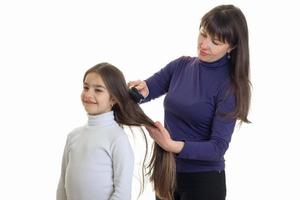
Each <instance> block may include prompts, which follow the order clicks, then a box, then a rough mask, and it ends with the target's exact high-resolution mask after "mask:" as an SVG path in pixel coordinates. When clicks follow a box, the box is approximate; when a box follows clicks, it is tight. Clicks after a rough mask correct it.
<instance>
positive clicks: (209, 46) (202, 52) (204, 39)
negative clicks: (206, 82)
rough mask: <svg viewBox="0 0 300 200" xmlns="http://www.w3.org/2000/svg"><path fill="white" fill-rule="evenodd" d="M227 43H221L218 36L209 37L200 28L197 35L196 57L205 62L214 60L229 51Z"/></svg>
mask: <svg viewBox="0 0 300 200" xmlns="http://www.w3.org/2000/svg"><path fill="white" fill-rule="evenodd" d="M230 50H231V49H230V46H229V44H228V43H223V42H221V41H220V40H218V38H211V37H210V36H209V35H208V34H207V33H206V31H205V30H204V29H203V28H201V29H200V32H199V36H198V58H199V59H200V60H202V61H205V62H214V61H216V60H218V59H220V58H222V57H223V56H224V55H225V54H226V53H229V52H230Z"/></svg>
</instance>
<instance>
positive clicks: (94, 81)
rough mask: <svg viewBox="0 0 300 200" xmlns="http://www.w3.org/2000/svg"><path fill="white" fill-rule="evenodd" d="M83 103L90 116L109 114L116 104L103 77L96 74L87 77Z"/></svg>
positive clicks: (82, 95) (92, 73)
mask: <svg viewBox="0 0 300 200" xmlns="http://www.w3.org/2000/svg"><path fill="white" fill-rule="evenodd" d="M81 101H82V104H83V106H84V108H85V110H86V112H87V113H88V114H90V115H98V114H102V113H105V112H109V111H111V109H112V105H113V104H114V101H113V99H112V98H111V96H110V94H109V93H108V90H107V88H106V86H105V84H104V82H103V80H102V78H101V76H99V75H98V74H97V73H94V72H91V73H88V74H87V76H86V77H85V80H84V82H83V90H82V93H81Z"/></svg>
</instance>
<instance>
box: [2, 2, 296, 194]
mask: <svg viewBox="0 0 300 200" xmlns="http://www.w3.org/2000/svg"><path fill="white" fill-rule="evenodd" d="M258 2H259V3H258ZM293 2H294V1H288V0H286V1H278V2H276V1H275V2H274V1H212V0H209V1H208V0H207V1H200V0H194V1H192V0H182V1H176V0H158V1H154V0H151V1H150V0H148V1H142V0H140V1H130V0H124V1H113V0H109V1H100V0H99V1H96V0H95V1H88V0H85V1H79V0H72V1H71V0H69V1H66V0H52V1H42V0H36V1H34V0H28V1H21V0H19V1H18V0H10V1H2V0H1V2H0V93H1V97H0V101H1V102H0V185H1V189H0V199H3V200H6V199H30V200H41V199H43V200H48V199H49V200H50V199H55V191H56V186H57V182H58V178H59V175H60V164H61V156H62V152H63V147H64V144H65V140H66V136H67V134H68V133H69V131H71V130H72V129H73V128H75V127H77V126H80V125H83V124H84V123H85V122H86V114H85V112H84V110H83V108H82V106H81V102H80V98H79V96H80V92H81V87H82V76H83V74H84V72H85V71H86V70H87V69H88V68H90V67H92V66H94V65H95V64H97V63H99V62H104V61H106V62H110V63H112V64H113V65H115V66H117V67H118V68H120V69H121V70H122V71H123V73H124V74H125V77H126V79H127V81H129V80H136V79H145V78H147V77H149V76H150V75H152V74H153V73H154V72H156V71H158V70H159V69H160V68H162V67H164V66H165V65H166V64H167V63H168V62H170V61H171V60H174V59H176V58H178V57H179V56H182V55H189V56H195V55H196V38H197V34H198V27H199V23H200V19H201V16H202V15H203V14H205V13H206V12H207V11H209V10H210V9H211V8H213V7H215V6H217V5H219V4H228V3H232V4H235V5H236V6H238V7H240V8H241V9H242V11H243V12H244V14H245V16H246V18H247V20H248V26H249V34H250V50H251V52H250V56H251V72H252V73H251V74H252V77H251V80H252V83H253V98H252V108H251V112H250V115H249V117H250V120H251V121H252V122H253V123H252V124H250V125H242V127H241V128H239V129H236V131H235V132H234V135H233V139H232V142H231V144H230V148H229V150H228V151H227V153H226V156H225V157H226V165H227V166H226V172H227V189H228V195H227V199H229V200H241V199H243V200H254V199H255V200H257V199H258V200H260V199H261V200H265V199H281V200H282V199H300V194H299V192H296V190H298V189H299V180H300V173H299V171H300V159H299V158H300V156H299V155H298V152H299V145H298V143H299V142H298V141H299V136H298V135H299V133H300V131H299V123H300V122H299V121H300V119H299V111H300V109H299V101H300V99H299V95H297V93H299V89H298V88H297V84H298V85H299V84H300V81H299V76H298V73H297V72H299V70H298V69H297V68H299V62H298V59H299V53H298V52H299V50H298V48H299V34H300V32H299V28H298V26H299V21H298V20H297V18H298V19H299V17H300V16H299V9H298V8H299V7H297V6H296V4H295V3H293ZM295 2H296V1H295ZM142 107H143V109H144V110H145V112H146V113H147V114H148V115H149V116H150V117H152V118H153V119H154V120H160V121H162V120H163V107H162V98H160V99H158V100H156V101H153V102H150V103H148V104H145V105H143V106H142ZM137 146H138V144H137ZM137 146H136V147H135V151H139V152H140V151H141V150H140V149H138V148H140V147H138V148H137ZM137 149H138V150H137ZM134 187H135V188H136V187H138V183H137V180H135V181H134ZM133 196H134V197H135V196H136V190H135V191H134V193H133ZM140 199H145V200H148V199H149V200H151V199H153V193H152V191H151V185H149V184H148V185H147V188H146V191H145V193H144V194H143V195H142V196H141V198H140Z"/></svg>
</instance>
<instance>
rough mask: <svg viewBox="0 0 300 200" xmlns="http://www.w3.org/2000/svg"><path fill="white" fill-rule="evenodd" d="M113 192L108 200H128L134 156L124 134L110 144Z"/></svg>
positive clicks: (129, 197)
mask: <svg viewBox="0 0 300 200" xmlns="http://www.w3.org/2000/svg"><path fill="white" fill-rule="evenodd" d="M112 160H113V173H114V174H113V182H114V191H113V194H112V196H111V198H110V200H130V199H131V184H132V177H133V168H134V154H133V151H132V148H131V146H130V143H129V140H128V138H127V136H126V135H125V134H124V135H123V136H121V137H119V138H118V139H117V140H116V141H115V142H114V143H113V144H112Z"/></svg>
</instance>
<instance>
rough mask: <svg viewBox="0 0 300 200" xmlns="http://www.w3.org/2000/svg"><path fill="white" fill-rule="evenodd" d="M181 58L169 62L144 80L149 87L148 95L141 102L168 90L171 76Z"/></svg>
mask: <svg viewBox="0 0 300 200" xmlns="http://www.w3.org/2000/svg"><path fill="white" fill-rule="evenodd" d="M182 59H183V57H180V58H178V59H176V60H174V61H172V62H170V63H169V64H167V66H165V67H164V68H162V69H161V70H160V71H158V72H156V73H155V74H154V75H152V76H151V77H149V78H148V79H146V80H145V81H146V84H147V87H148V89H149V95H148V96H147V97H146V98H145V99H144V100H143V102H142V103H144V102H148V101H150V100H152V99H155V98H158V97H160V96H162V95H164V94H165V93H167V92H168V90H169V85H170V81H171V78H172V76H173V74H174V72H175V71H176V69H177V68H178V65H179V63H180V61H181V60H182Z"/></svg>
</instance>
